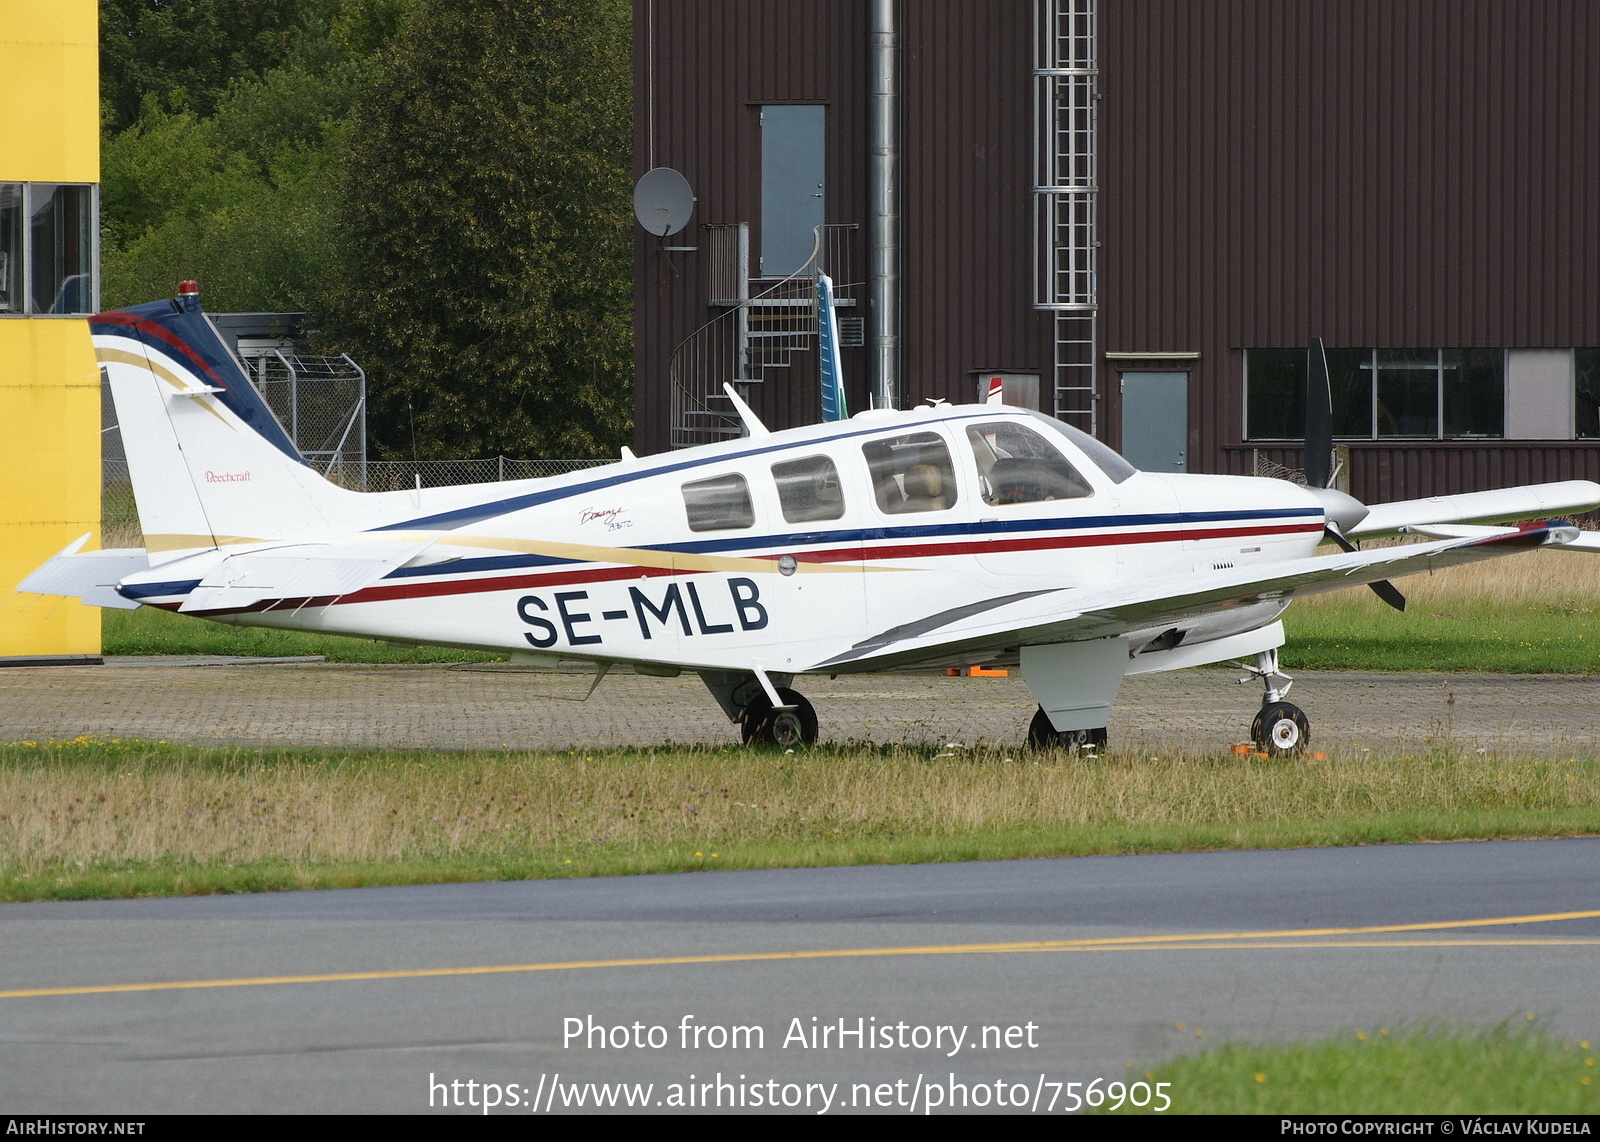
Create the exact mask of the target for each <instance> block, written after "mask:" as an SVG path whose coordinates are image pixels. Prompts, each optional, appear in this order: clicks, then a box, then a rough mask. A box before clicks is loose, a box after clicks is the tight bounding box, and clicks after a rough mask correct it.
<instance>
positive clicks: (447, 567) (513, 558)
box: [385, 508, 1322, 579]
mask: <svg viewBox="0 0 1600 1142" xmlns="http://www.w3.org/2000/svg"><path fill="white" fill-rule="evenodd" d="M1321 515H1322V509H1321V508H1278V509H1272V508H1264V509H1252V510H1248V511H1226V512H1188V513H1183V512H1163V513H1160V514H1152V515H1123V516H1075V517H1067V518H1056V519H1039V518H1037V517H1035V518H1032V519H1012V520H990V521H987V522H984V523H937V524H914V525H910V526H903V527H865V528H849V529H843V530H839V531H795V532H787V533H782V534H778V535H741V536H734V537H730V538H727V539H700V540H692V541H689V542H686V543H685V542H679V543H653V544H640V545H638V546H636V547H632V548H618V549H617V550H618V551H628V550H633V551H676V552H682V553H683V554H685V555H708V554H713V553H718V554H725V553H728V552H733V551H760V550H768V549H774V548H775V549H779V550H783V551H789V552H792V553H794V554H800V555H803V554H805V552H806V551H807V550H809V549H812V548H827V547H837V546H838V545H840V544H849V543H867V542H877V541H882V540H905V539H940V538H947V537H982V536H986V535H1006V534H1013V533H1016V532H1051V531H1055V532H1064V531H1087V530H1090V529H1095V528H1113V527H1115V528H1122V529H1124V530H1138V529H1142V528H1151V527H1160V526H1163V525H1170V524H1200V523H1227V522H1234V521H1244V520H1263V519H1282V518H1285V517H1294V518H1303V517H1308V516H1317V517H1320V516H1321ZM1184 538H1187V537H1185V536H1183V535H1182V534H1180V533H1177V532H1174V533H1173V534H1172V540H1173V542H1178V541H1180V540H1182V539H1184ZM1199 538H1204V537H1203V536H1201V537H1199ZM463 539H464V540H465V539H468V537H465V536H464V537H463ZM801 543H803V544H804V545H805V546H804V547H801V546H800V544H801ZM590 562H593V563H603V562H606V561H605V560H603V559H600V560H585V559H562V558H558V557H555V556H549V555H497V556H489V557H486V558H483V559H456V560H452V561H451V562H449V563H436V564H433V565H432V566H426V567H402V568H399V569H398V570H395V571H391V572H389V574H388V575H386V576H385V578H386V579H410V578H417V577H421V576H430V575H455V574H468V573H472V572H478V571H510V570H517V569H520V568H525V567H546V566H556V565H559V564H574V563H590Z"/></svg>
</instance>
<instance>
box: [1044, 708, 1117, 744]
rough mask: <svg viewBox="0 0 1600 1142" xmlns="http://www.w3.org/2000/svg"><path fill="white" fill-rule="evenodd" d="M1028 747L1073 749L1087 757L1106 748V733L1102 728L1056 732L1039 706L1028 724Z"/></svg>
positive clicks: (1048, 716) (1048, 717)
mask: <svg viewBox="0 0 1600 1142" xmlns="http://www.w3.org/2000/svg"><path fill="white" fill-rule="evenodd" d="M1028 745H1029V747H1030V748H1032V749H1040V750H1050V749H1075V750H1077V751H1078V752H1079V753H1082V754H1084V755H1089V754H1094V753H1098V752H1100V751H1101V750H1103V749H1105V748H1106V731H1105V727H1104V726H1101V727H1100V728H1099V729H1094V730H1058V729H1056V728H1055V727H1054V726H1053V725H1051V724H1050V715H1048V714H1046V713H1045V712H1044V707H1043V706H1041V707H1039V710H1038V712H1037V713H1035V714H1034V715H1033V721H1032V722H1030V723H1029V724H1028Z"/></svg>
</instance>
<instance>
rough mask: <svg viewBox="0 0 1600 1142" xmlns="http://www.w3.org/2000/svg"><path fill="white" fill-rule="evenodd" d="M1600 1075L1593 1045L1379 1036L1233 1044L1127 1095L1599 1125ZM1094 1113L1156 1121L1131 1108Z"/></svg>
mask: <svg viewBox="0 0 1600 1142" xmlns="http://www.w3.org/2000/svg"><path fill="white" fill-rule="evenodd" d="M1517 1022H1521V1020H1518V1021H1517ZM1530 1026H1531V1023H1530ZM1597 1070H1600V1068H1597V1067H1596V1063H1595V1055H1594V1051H1593V1044H1591V1043H1589V1042H1587V1041H1578V1042H1573V1041H1565V1040H1560V1039H1556V1038H1553V1037H1551V1036H1549V1035H1545V1034H1542V1033H1540V1032H1538V1031H1537V1030H1532V1029H1527V1028H1519V1027H1516V1026H1514V1025H1512V1024H1511V1023H1505V1024H1500V1025H1498V1026H1495V1027H1491V1028H1487V1029H1480V1028H1463V1027H1451V1026H1447V1025H1434V1026H1427V1027H1419V1028H1410V1029H1395V1030H1391V1029H1389V1028H1383V1027H1379V1028H1372V1029H1371V1030H1366V1031H1358V1032H1351V1033H1347V1034H1344V1035H1339V1036H1337V1037H1334V1038H1329V1039H1325V1040H1320V1041H1316V1042H1310V1043H1290V1044H1276V1045H1264V1044H1253V1043H1230V1044H1227V1045H1225V1046H1221V1047H1216V1048H1212V1049H1209V1050H1206V1051H1202V1052H1200V1053H1199V1054H1195V1055H1189V1056H1186V1057H1181V1058H1177V1059H1173V1060H1171V1061H1169V1062H1165V1063H1161V1064H1159V1065H1157V1066H1155V1067H1151V1068H1148V1069H1139V1070H1136V1071H1134V1072H1133V1073H1131V1074H1130V1075H1129V1077H1128V1079H1127V1082H1126V1083H1124V1084H1123V1088H1122V1089H1124V1090H1125V1089H1126V1088H1127V1087H1128V1086H1129V1085H1130V1084H1132V1083H1135V1082H1139V1081H1143V1082H1144V1083H1146V1084H1149V1085H1150V1086H1151V1087H1153V1085H1154V1084H1155V1083H1157V1082H1163V1083H1168V1084H1170V1086H1168V1087H1167V1090H1168V1092H1169V1093H1170V1094H1171V1097H1172V1107H1171V1110H1170V1112H1169V1113H1173V1114H1594V1113H1596V1112H1597V1111H1600V1076H1597V1073H1596V1072H1597ZM1136 1097H1138V1098H1141V1099H1146V1100H1147V1101H1154V1100H1153V1099H1150V1098H1149V1097H1148V1096H1147V1094H1146V1092H1144V1091H1140V1092H1137V1094H1136ZM1099 1109H1100V1110H1101V1112H1103V1113H1123V1114H1139V1113H1143V1114H1148V1113H1151V1110H1150V1108H1149V1107H1148V1106H1147V1107H1144V1108H1139V1107H1135V1106H1132V1105H1130V1104H1129V1103H1128V1102H1127V1100H1126V1096H1124V1098H1123V1100H1122V1105H1121V1106H1120V1107H1117V1108H1115V1109H1113V1108H1112V1107H1111V1105H1110V1103H1109V1102H1105V1103H1102V1104H1101V1105H1100V1107H1099Z"/></svg>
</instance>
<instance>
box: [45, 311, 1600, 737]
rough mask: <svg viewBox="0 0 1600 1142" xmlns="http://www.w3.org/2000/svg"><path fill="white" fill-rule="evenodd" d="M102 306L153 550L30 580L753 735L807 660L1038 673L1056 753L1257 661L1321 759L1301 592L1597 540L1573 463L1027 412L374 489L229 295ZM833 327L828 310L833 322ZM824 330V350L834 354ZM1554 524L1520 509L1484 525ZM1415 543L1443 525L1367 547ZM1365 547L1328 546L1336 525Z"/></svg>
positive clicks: (793, 714) (1324, 399)
mask: <svg viewBox="0 0 1600 1142" xmlns="http://www.w3.org/2000/svg"><path fill="white" fill-rule="evenodd" d="M185 288H186V292H182V293H180V296H179V297H178V298H177V299H175V300H172V301H163V302H156V303H151V304H148V305H140V306H135V307H132V308H129V309H123V310H114V311H111V312H107V313H102V314H99V315H98V316H96V317H94V318H93V319H92V332H93V337H94V345H95V349H96V352H97V354H98V356H99V360H100V362H101V365H102V367H103V369H104V370H105V372H106V374H107V375H108V376H109V378H110V384H111V391H112V394H113V398H114V400H115V402H116V410H117V417H118V420H119V421H120V425H121V430H122V438H123V441H124V444H125V448H126V451H127V457H128V466H129V469H130V472H131V475H132V479H133V488H134V494H135V497H136V499H137V503H138V508H139V518H140V522H141V525H142V527H143V530H144V535H145V540H146V544H147V546H146V548H143V549H138V550H106V551H85V550H82V549H83V547H84V546H85V544H86V541H87V540H88V536H85V537H83V539H80V540H78V541H77V542H76V543H74V544H72V545H71V546H69V547H68V548H67V549H66V550H64V551H63V552H61V553H60V554H59V555H57V556H55V557H54V558H52V559H51V560H50V561H48V562H47V563H45V564H44V565H43V566H42V567H40V568H39V569H38V570H37V571H35V572H34V573H33V574H32V575H30V576H29V577H28V578H27V579H26V580H24V581H23V582H22V584H21V585H20V586H19V587H18V590H21V591H30V592H39V593H44V594H55V595H68V596H77V597H81V598H82V599H83V600H84V601H85V602H87V603H91V604H96V605H100V606H124V607H132V606H141V605H142V606H151V607H161V608H163V609H166V610H171V611H178V612H181V613H183V614H188V615H197V616H200V617H202V618H207V619H213V620H215V621H217V622H224V623H233V624H238V625H245V626H267V627H281V628H287V629H293V630H310V631H325V632H329V633H336V634H343V635H355V636H359V637H366V638H374V639H383V640H387V641H390V642H397V643H402V644H428V645H436V646H450V647H463V648H469V649H474V650H484V651H496V652H503V653H509V654H510V655H511V657H512V659H513V661H517V662H530V663H541V664H545V665H550V666H554V665H555V664H557V663H558V662H560V661H561V660H569V661H570V660H584V661H587V662H590V663H593V664H595V665H596V666H597V668H598V669H599V670H600V671H601V672H602V673H603V671H604V670H605V669H607V668H609V667H610V666H611V665H613V664H619V663H621V664H628V665H630V666H632V668H633V669H635V670H636V671H638V672H640V673H645V674H657V675H676V674H678V673H680V672H681V671H685V670H689V671H694V672H695V673H697V674H699V675H700V677H701V678H702V679H704V681H705V683H706V686H707V687H708V688H709V689H710V691H711V694H712V695H713V696H714V697H715V698H716V700H717V702H718V703H719V704H720V705H721V706H722V709H723V710H724V711H725V712H726V713H727V715H728V717H729V718H730V719H732V720H734V721H736V722H738V723H739V724H740V725H741V726H742V730H743V736H744V739H745V740H746V741H747V742H751V741H757V742H764V743H771V744H777V745H798V744H802V743H809V742H812V741H814V740H815V739H816V735H817V719H816V714H815V713H814V711H813V710H812V707H811V705H810V703H809V702H807V701H806V699H805V698H804V697H802V696H801V695H800V694H799V693H797V692H796V691H794V690H793V689H791V688H790V687H791V685H792V684H793V680H794V679H795V678H796V677H798V676H801V675H807V674H828V675H835V674H843V673H854V672H865V671H878V670H889V669H900V668H916V669H930V668H933V669H945V668H948V667H964V666H970V665H978V664H982V665H1001V664H1014V663H1020V665H1021V670H1022V675H1023V677H1024V678H1025V679H1026V681H1027V684H1028V686H1029V688H1030V689H1031V690H1032V692H1033V695H1034V696H1035V697H1036V698H1037V699H1038V702H1039V710H1038V713H1037V714H1036V715H1035V716H1034V719H1033V724H1032V726H1031V728H1030V730H1029V740H1030V742H1031V743H1032V744H1034V745H1035V746H1039V747H1044V748H1048V747H1054V746H1074V745H1078V746H1098V745H1100V744H1101V743H1103V742H1104V740H1105V726H1106V721H1107V716H1108V713H1109V711H1110V709H1111V705H1112V702H1113V701H1114V699H1115V697H1116V694H1117V689H1118V687H1119V686H1120V685H1121V683H1122V680H1123V678H1124V677H1125V676H1127V675H1130V674H1143V673H1148V672H1152V671H1161V670H1176V669H1181V668H1183V667H1187V666H1199V665H1202V664H1206V663H1216V662H1221V661H1228V660H1241V659H1242V660H1245V661H1244V662H1243V663H1241V665H1245V668H1246V669H1247V670H1249V671H1251V672H1253V673H1255V674H1257V675H1259V676H1260V678H1261V679H1262V681H1263V684H1264V689H1265V698H1264V700H1263V704H1262V708H1261V711H1260V713H1259V714H1258V715H1257V717H1256V719H1255V723H1254V725H1253V727H1252V731H1251V733H1252V737H1253V738H1254V739H1255V740H1256V741H1257V742H1259V743H1260V744H1261V745H1262V747H1264V748H1265V749H1266V750H1267V751H1268V752H1269V753H1271V754H1273V755H1276V756H1281V755H1285V754H1291V753H1295V752H1299V751H1301V750H1303V749H1304V748H1305V745H1306V742H1307V740H1308V733H1309V730H1308V724H1307V721H1306V717H1305V715H1304V714H1303V713H1302V712H1301V711H1300V710H1299V709H1297V708H1296V707H1294V706H1292V705H1290V704H1289V703H1287V702H1285V701H1283V697H1284V694H1285V692H1286V691H1287V689H1288V679H1287V678H1286V677H1285V676H1284V675H1283V674H1282V673H1281V672H1280V671H1279V669H1278V658H1277V652H1278V648H1279V647H1280V646H1281V645H1282V644H1283V641H1284V634H1283V626H1282V624H1281V622H1279V615H1281V614H1282V613H1283V611H1284V609H1285V608H1286V607H1287V606H1288V605H1289V603H1290V601H1291V600H1292V599H1293V598H1295V597H1296V596H1298V595H1304V594H1312V593H1316V592H1322V591H1331V590H1338V589H1341V588H1347V587H1352V586H1359V585H1362V584H1368V585H1372V586H1374V589H1376V590H1378V591H1379V593H1380V594H1383V595H1384V596H1385V598H1387V599H1388V600H1389V601H1390V602H1392V603H1395V604H1397V605H1403V602H1404V600H1402V599H1400V598H1399V595H1398V593H1397V592H1395V590H1394V588H1393V587H1391V586H1389V585H1388V583H1387V582H1385V580H1388V579H1390V578H1394V577H1397V576H1402V575H1408V574H1415V573H1417V572H1421V571H1428V570H1432V569H1434V568H1439V567H1446V566H1450V565H1452V564H1457V563H1467V562H1471V561H1474V560H1479V559H1487V558H1490V557H1493V556H1498V555H1507V554H1512V553H1514V552H1518V551H1524V550H1527V549H1529V548H1533V547H1540V546H1555V547H1565V548H1573V549H1584V550H1590V551H1594V550H1600V542H1597V541H1600V536H1596V535H1594V534H1591V533H1583V532H1580V531H1579V530H1578V528H1576V527H1574V526H1572V525H1571V524H1569V523H1567V522H1565V521H1563V520H1560V519H1553V518H1552V517H1554V516H1556V515H1559V514H1564V513H1575V512H1585V511H1590V510H1592V509H1594V508H1595V507H1597V506H1600V485H1597V484H1595V483H1592V482H1589V481H1586V480H1573V481H1567V482H1563V483H1554V484H1540V485H1535V486H1528V487H1519V488H1509V489H1505V490H1502V491H1492V492H1476V493H1470V494H1464V495H1456V496H1444V497H1440V498H1437V499H1429V500H1414V501H1409V502H1403V503H1390V504H1380V505H1377V506H1374V507H1372V508H1370V509H1369V508H1367V507H1366V506H1364V505H1362V504H1360V503H1357V502H1356V501H1355V500H1353V499H1351V498H1350V497H1349V496H1346V495H1344V494H1342V493H1340V492H1337V491H1334V490H1332V489H1330V488H1326V487H1324V486H1322V485H1324V484H1326V483H1327V482H1328V465H1329V459H1330V456H1331V448H1332V440H1331V436H1330V433H1329V429H1328V417H1327V410H1328V385H1327V378H1326V366H1325V364H1323V363H1322V352H1321V346H1320V344H1316V345H1314V346H1313V350H1312V353H1311V355H1310V360H1311V366H1312V367H1311V369H1310V370H1309V373H1310V382H1309V384H1308V391H1309V393H1310V396H1311V399H1310V400H1308V406H1310V407H1311V408H1312V409H1313V413H1314V415H1313V416H1312V417H1311V418H1310V420H1311V421H1312V423H1310V424H1308V430H1307V435H1308V438H1309V439H1308V445H1309V446H1308V449H1307V456H1308V483H1310V484H1311V485H1312V486H1311V487H1309V488H1303V487H1299V486H1297V485H1295V484H1292V483H1289V482H1287V481H1283V480H1271V479H1257V478H1251V477H1239V476H1208V475H1168V474H1156V473H1149V472H1140V471H1136V470H1135V469H1134V468H1133V466H1132V465H1130V464H1129V463H1128V462H1127V461H1126V460H1124V459H1123V458H1122V457H1121V456H1119V455H1117V454H1116V453H1115V452H1113V451H1112V450H1111V449H1110V448H1108V447H1107V446H1106V445H1104V444H1102V443H1100V442H1099V441H1097V440H1095V439H1093V438H1091V437H1089V436H1087V435H1085V434H1084V433H1082V432H1079V431H1077V430H1076V429H1073V428H1071V427H1068V426H1067V425H1065V424H1063V423H1061V422H1059V421H1057V420H1054V419H1052V418H1050V417H1048V416H1044V415H1042V414H1040V413H1037V412H1030V411H1026V410H1023V409H1018V408H1011V407H1007V406H1003V405H994V404H989V405H966V406H949V405H939V406H937V407H931V408H930V407H924V408H917V409H913V410H910V411H906V412H896V411H889V410H874V411H868V412H864V413H860V414H858V415H856V416H855V417H853V418H850V419H848V420H837V421H833V422H830V423H824V424H818V425H812V426H810V427H805V428H794V429H788V430H785V431H781V432H769V431H767V430H766V429H765V428H764V427H763V426H762V425H761V424H760V423H759V421H757V419H756V418H755V416H754V415H753V414H751V413H750V410H749V409H748V408H746V407H745V406H744V405H743V404H742V402H740V401H739V400H738V397H737V395H736V394H735V393H734V392H733V390H732V389H729V395H730V398H731V399H732V400H733V401H734V403H735V405H736V406H737V407H738V408H739V411H740V415H741V416H742V417H743V419H744V424H745V428H746V431H747V433H748V434H747V435H746V436H744V437H742V438H739V439H735V440H728V441H723V442H720V443H716V444H708V445H704V446H702V447H696V448H688V449H684V450H682V451H676V452H669V453H664V454H661V455H656V456H649V457H644V458H635V457H633V456H632V455H631V454H628V455H626V456H625V458H624V459H623V460H621V461H620V462H618V463H615V464H611V465H608V466H605V467H600V468H593V469H589V470H586V471H580V472H573V473H569V474H567V475H562V476H555V477H550V478H548V479H537V480H521V481H515V482H505V483H493V484H475V485H469V486H464V487H445V488H426V489H423V488H419V489H417V490H415V491H409V490H408V491H400V492H381V493H360V492H353V491H349V490H347V489H344V488H341V487H338V486H336V485H335V484H332V483H330V482H329V481H327V480H325V479H323V478H322V477H321V476H320V475H318V474H317V473H316V472H315V471H313V470H312V469H311V468H310V467H308V466H307V465H306V464H305V463H304V462H303V461H302V460H301V458H300V456H299V455H298V454H297V453H296V451H295V448H294V445H293V444H292V443H291V442H290V440H289V438H288V436H287V435H286V434H285V433H284V431H283V429H282V427H280V425H279V424H278V422H277V421H276V420H275V419H274V418H273V415H272V413H271V411H270V410H269V409H268V408H267V406H266V405H265V404H264V403H263V402H262V400H261V398H260V397H259V396H258V395H257V393H256V391H255V389H254V388H253V387H252V386H251V384H250V381H249V380H248V378H247V377H246V375H245V373H244V371H243V370H242V368H241V366H240V364H239V362H238V361H237V360H236V359H235V358H234V356H233V355H232V353H231V352H230V351H229V350H228V348H227V346H226V344H225V342H224V341H223V340H222V338H221V337H220V336H219V335H218V333H217V331H216V329H215V328H214V327H213V326H212V324H211V322H210V320H209V319H208V318H207V317H206V316H205V314H204V312H203V311H202V310H201V308H200V304H199V297H198V293H197V291H196V290H195V289H193V288H192V286H191V285H190V283H185ZM824 325H826V323H824ZM824 348H825V349H827V348H828V347H827V346H824ZM1505 520H1536V521H1537V522H1523V523H1517V524H1514V525H1512V526H1481V525H1482V524H1483V523H1484V521H1505ZM1403 531H1410V532H1415V533H1420V534H1421V535H1423V536H1424V537H1427V539H1428V540H1429V542H1424V543H1421V544H1416V545H1406V546H1391V547H1384V548H1381V549H1376V550H1365V551H1361V550H1356V549H1355V548H1354V547H1353V546H1352V545H1351V544H1350V543H1349V541H1350V540H1355V539H1364V538H1368V537H1373V536H1380V535H1393V534H1396V533H1399V532H1403ZM1325 537H1326V538H1329V539H1332V540H1334V541H1335V542H1338V543H1339V544H1340V546H1342V547H1344V548H1346V550H1344V551H1343V552H1341V553H1335V554H1328V555H1321V556H1319V555H1317V554H1316V553H1315V552H1316V549H1317V546H1318V544H1319V543H1321V542H1322V541H1323V539H1324V538H1325Z"/></svg>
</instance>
